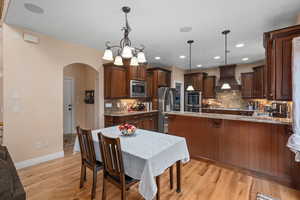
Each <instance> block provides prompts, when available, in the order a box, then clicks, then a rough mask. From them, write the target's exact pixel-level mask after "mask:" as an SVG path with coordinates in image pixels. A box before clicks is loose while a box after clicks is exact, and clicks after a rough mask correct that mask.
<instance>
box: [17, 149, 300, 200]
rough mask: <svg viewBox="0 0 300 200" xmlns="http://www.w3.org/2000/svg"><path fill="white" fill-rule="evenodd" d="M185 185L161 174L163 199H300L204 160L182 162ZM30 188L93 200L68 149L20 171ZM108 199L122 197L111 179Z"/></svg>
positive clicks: (137, 199) (42, 195) (41, 194)
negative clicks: (179, 187)
mask: <svg viewBox="0 0 300 200" xmlns="http://www.w3.org/2000/svg"><path fill="white" fill-rule="evenodd" d="M182 171H183V177H182V189H183V191H182V192H181V193H180V194H178V193H176V191H175V188H174V189H173V190H172V191H171V190H170V189H169V174H168V172H165V173H164V174H163V176H162V178H161V181H162V183H161V186H162V188H161V199H162V200H169V199H172V200H173V199H174V200H194V199H197V200H255V196H256V194H257V193H263V194H267V195H271V196H272V197H274V198H277V199H281V200H299V199H300V191H296V190H293V189H290V188H287V187H285V186H282V185H279V184H277V183H274V182H271V181H267V180H263V179H258V178H255V177H251V176H249V175H246V174H242V173H240V172H237V171H234V170H230V169H225V168H222V167H219V166H216V165H213V164H209V163H206V162H203V161H196V160H191V161H190V162H189V163H188V164H186V165H184V166H183V170H182ZM18 173H19V175H20V178H21V181H22V183H23V185H24V187H25V190H26V192H27V199H28V200H41V199H43V200H52V199H53V200H54V199H55V200H90V192H91V179H92V174H91V172H90V170H88V171H87V179H88V180H87V183H86V184H85V186H84V187H83V188H82V189H79V176H80V154H76V155H72V154H71V153H67V154H66V156H65V157H64V158H61V159H57V160H54V161H50V162H47V163H43V164H40V165H36V166H33V167H29V168H26V169H22V170H19V171H18ZM101 188H102V172H100V173H99V175H98V184H97V190H96V199H97V200H100V199H101V197H102V196H101V191H102V190H101ZM107 194H108V196H107V199H109V200H119V199H120V191H119V190H118V189H117V188H115V186H113V185H111V184H109V183H108V192H107ZM128 199H129V200H142V199H143V198H142V196H141V195H140V194H139V193H138V185H136V186H134V187H133V188H132V189H131V190H130V191H128Z"/></svg>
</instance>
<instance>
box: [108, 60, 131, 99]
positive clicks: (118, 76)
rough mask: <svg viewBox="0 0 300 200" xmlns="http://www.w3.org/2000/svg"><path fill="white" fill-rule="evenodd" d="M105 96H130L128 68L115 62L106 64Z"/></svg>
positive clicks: (109, 97)
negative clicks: (116, 64) (114, 63)
mask: <svg viewBox="0 0 300 200" xmlns="http://www.w3.org/2000/svg"><path fill="white" fill-rule="evenodd" d="M103 66H104V98H105V99H111V98H126V97H128V85H127V84H128V83H127V80H128V78H127V69H126V68H125V67H120V66H115V65H113V64H104V65H103Z"/></svg>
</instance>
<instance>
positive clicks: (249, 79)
mask: <svg viewBox="0 0 300 200" xmlns="http://www.w3.org/2000/svg"><path fill="white" fill-rule="evenodd" d="M241 82H242V97H243V98H252V92H253V91H252V90H253V73H252V72H250V73H242V74H241Z"/></svg>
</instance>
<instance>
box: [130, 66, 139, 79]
mask: <svg viewBox="0 0 300 200" xmlns="http://www.w3.org/2000/svg"><path fill="white" fill-rule="evenodd" d="M128 68H129V79H130V80H139V66H128Z"/></svg>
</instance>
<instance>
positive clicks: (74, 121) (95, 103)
mask: <svg viewBox="0 0 300 200" xmlns="http://www.w3.org/2000/svg"><path fill="white" fill-rule="evenodd" d="M98 94H99V73H98V71H96V70H95V69H94V68H93V67H91V66H89V65H86V64H83V63H74V64H70V65H67V66H65V67H64V70H63V136H64V137H63V138H64V150H65V152H66V151H67V152H68V151H72V148H73V145H74V142H75V138H76V130H75V129H76V126H80V127H83V128H87V129H96V128H99V95H98Z"/></svg>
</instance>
